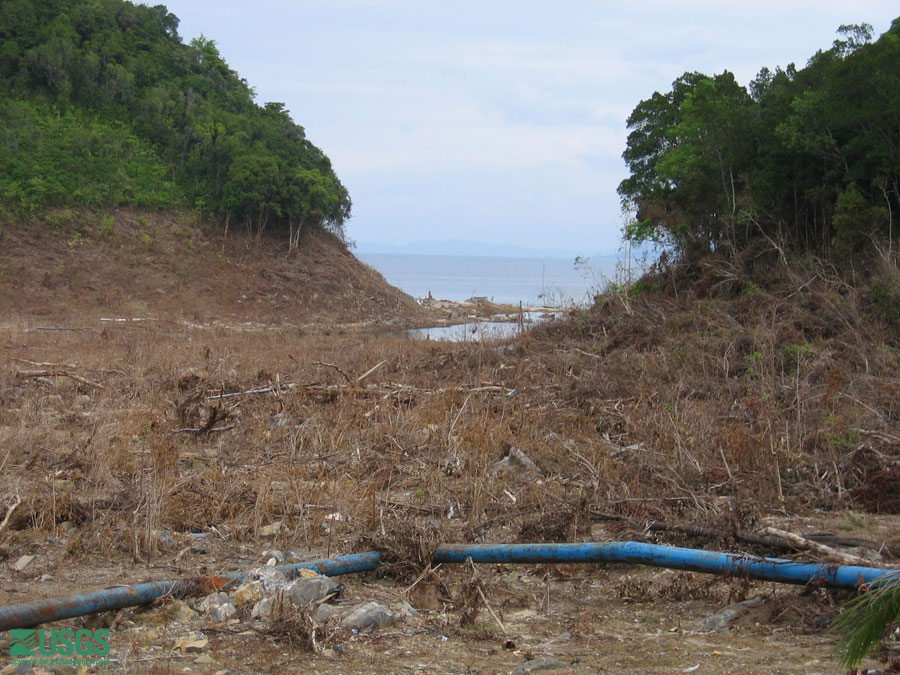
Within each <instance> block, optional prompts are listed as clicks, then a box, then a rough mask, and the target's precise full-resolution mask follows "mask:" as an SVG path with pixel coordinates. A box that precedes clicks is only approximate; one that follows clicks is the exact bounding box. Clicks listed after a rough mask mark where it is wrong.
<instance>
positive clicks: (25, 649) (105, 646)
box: [9, 628, 109, 658]
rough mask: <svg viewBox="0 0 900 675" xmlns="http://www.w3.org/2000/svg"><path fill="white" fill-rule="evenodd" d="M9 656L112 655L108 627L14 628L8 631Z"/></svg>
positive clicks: (101, 656) (100, 656)
mask: <svg viewBox="0 0 900 675" xmlns="http://www.w3.org/2000/svg"><path fill="white" fill-rule="evenodd" d="M9 655H10V656H14V657H19V658H28V657H36V656H72V655H78V656H82V657H99V658H103V657H104V656H109V630H107V629H106V628H98V629H96V630H87V629H84V628H82V629H81V630H77V631H76V630H70V629H68V628H61V629H59V630H57V629H54V630H49V631H45V630H38V629H37V628H14V629H12V630H11V631H9Z"/></svg>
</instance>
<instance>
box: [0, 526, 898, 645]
mask: <svg viewBox="0 0 900 675" xmlns="http://www.w3.org/2000/svg"><path fill="white" fill-rule="evenodd" d="M468 558H472V560H473V561H474V562H478V563H545V564H552V563H586V562H624V563H638V564H643V565H653V566H655V567H669V568H672V569H679V570H689V571H691V572H706V573H709V574H733V575H735V576H747V577H751V578H754V579H764V580H767V581H778V582H781V583H788V584H807V583H810V582H813V583H821V584H822V585H824V586H830V587H832V588H856V587H857V586H859V585H860V584H871V583H873V582H875V581H879V580H882V581H886V580H887V578H888V577H890V576H893V575H897V574H898V573H900V571H898V570H885V569H880V568H876V567H858V566H853V565H828V564H820V563H797V562H793V561H790V560H783V559H781V558H760V557H757V556H751V555H740V554H738V553H718V552H715V551H702V550H697V549H690V548H677V547H674V546H660V545H657V544H642V543H639V542H613V543H609V544H597V543H589V544H477V545H475V544H472V545H469V544H444V545H442V546H438V548H437V550H436V551H435V554H434V560H433V561H434V562H435V563H461V562H465V561H466V560H467V559H468ZM380 565H381V554H380V553H379V552H378V551H368V552H366V553H356V554H353V555H346V556H338V557H335V558H330V559H325V560H312V561H309V562H303V563H297V564H293V565H282V566H280V567H278V569H279V570H281V571H282V572H284V574H285V575H286V576H288V577H292V576H296V575H297V574H298V573H299V572H300V570H303V569H311V570H315V571H316V572H318V573H319V574H324V575H326V576H338V575H341V574H350V573H353V572H367V571H370V570H374V569H376V568H377V567H379V566H380ZM246 576H247V572H246V571H245V572H233V573H229V574H226V575H223V576H221V577H199V578H195V579H178V580H174V581H153V582H149V583H145V584H136V585H134V586H114V587H112V588H106V589H103V590H101V591H94V592H92V593H80V594H77V595H70V596H68V597H64V598H51V599H48V600H38V601H35V602H23V603H20V604H17V605H7V606H5V607H0V630H9V629H11V628H27V627H30V626H37V625H39V624H42V623H47V622H50V621H59V620H61V619H71V618H73V617H76V616H84V615H86V614H94V613H96V612H108V611H110V610H115V609H122V608H124V607H136V606H138V605H146V604H149V603H151V602H153V601H154V600H157V599H159V598H161V597H163V596H166V595H171V596H173V597H186V596H189V595H196V594H199V593H210V592H212V590H214V589H216V588H223V587H231V586H235V585H238V584H240V583H241V582H242V581H243V580H244V578H245V577H246Z"/></svg>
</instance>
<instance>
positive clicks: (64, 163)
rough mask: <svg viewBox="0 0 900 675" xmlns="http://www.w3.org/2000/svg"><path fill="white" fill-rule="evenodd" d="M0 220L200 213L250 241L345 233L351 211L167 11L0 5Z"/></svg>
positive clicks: (23, 2) (338, 189) (210, 50)
mask: <svg viewBox="0 0 900 675" xmlns="http://www.w3.org/2000/svg"><path fill="white" fill-rule="evenodd" d="M0 120H2V122H0V206H3V207H5V210H7V211H11V210H12V211H14V212H16V213H17V214H18V215H28V214H31V213H34V212H35V211H37V210H40V209H42V208H44V207H48V206H89V207H111V206H121V205H130V206H135V207H143V208H146V207H173V206H185V207H189V208H195V209H198V210H200V211H201V212H203V213H204V214H206V215H208V216H210V217H212V218H214V219H216V220H217V221H220V222H222V223H223V224H226V225H227V224H232V225H240V226H242V227H244V226H246V227H247V228H248V229H249V230H251V231H252V232H254V233H257V234H258V233H261V232H262V231H264V230H265V229H266V228H267V227H268V228H269V229H273V228H279V229H283V230H284V231H285V233H287V234H288V235H289V236H290V239H291V244H292V246H294V245H296V243H297V241H298V240H299V239H298V236H297V235H298V233H299V231H300V229H301V228H303V227H304V226H310V225H315V226H324V227H327V228H328V229H331V230H332V231H335V232H336V233H338V234H341V233H342V225H343V222H344V220H345V219H346V218H347V217H348V216H349V214H350V198H349V196H348V194H347V190H346V189H345V188H344V186H343V185H341V183H340V181H339V180H338V178H337V176H336V175H335V174H334V171H333V170H332V167H331V163H330V161H329V159H328V157H327V156H326V155H325V154H324V153H323V152H322V151H321V150H320V149H319V148H317V147H316V146H315V145H313V144H312V143H311V142H310V141H309V140H308V139H307V138H306V136H305V133H304V130H303V127H301V126H300V125H298V124H296V123H295V122H294V121H293V120H292V119H291V117H290V115H289V114H288V111H287V110H285V109H284V106H283V105H282V104H280V103H266V104H264V105H262V106H260V105H257V104H256V103H255V102H254V92H253V89H252V88H251V87H250V85H249V84H248V83H247V82H246V81H245V80H243V79H242V78H241V77H240V76H239V75H238V74H237V73H235V72H234V71H233V70H232V69H230V68H229V67H228V64H227V63H226V62H225V60H224V59H223V58H222V56H221V55H220V54H219V52H218V50H217V49H216V45H215V42H214V41H213V40H210V39H206V38H204V37H200V38H196V39H194V40H191V41H190V43H189V44H184V43H183V42H182V39H181V37H180V36H179V34H178V18H177V17H176V16H175V15H173V14H171V13H169V12H168V11H167V9H166V8H165V7H164V6H163V5H157V6H155V7H147V6H143V5H134V4H132V3H130V2H125V1H124V0H4V1H3V2H2V3H0Z"/></svg>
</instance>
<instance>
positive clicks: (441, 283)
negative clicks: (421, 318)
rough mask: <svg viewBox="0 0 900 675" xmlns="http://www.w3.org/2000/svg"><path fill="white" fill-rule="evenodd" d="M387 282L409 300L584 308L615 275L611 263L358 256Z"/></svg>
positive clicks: (609, 260)
mask: <svg viewBox="0 0 900 675" xmlns="http://www.w3.org/2000/svg"><path fill="white" fill-rule="evenodd" d="M357 257H358V258H359V259H360V260H362V261H363V262H364V263H366V264H367V265H369V266H371V267H374V268H375V269H376V270H378V271H379V272H381V274H382V275H383V276H384V277H385V279H387V281H388V283H390V284H391V285H393V286H396V287H397V288H399V289H401V290H403V291H405V292H407V293H409V294H410V295H411V296H413V297H415V298H426V297H428V295H429V293H430V294H431V296H432V297H433V298H435V299H436V300H455V301H461V300H468V299H469V298H473V297H484V298H487V299H488V300H489V301H491V302H495V303H509V304H515V305H517V304H519V302H521V303H522V304H523V305H525V306H549V307H571V306H573V305H582V304H586V303H589V302H590V301H591V300H592V299H593V297H594V295H595V294H597V293H598V292H600V291H601V290H603V287H604V286H605V285H606V284H607V283H608V282H609V281H610V280H612V279H614V278H615V276H616V258H615V257H614V256H603V257H597V258H588V259H578V261H576V260H575V259H574V258H573V259H570V260H566V259H562V258H500V257H487V256H454V255H408V254H399V253H358V254H357Z"/></svg>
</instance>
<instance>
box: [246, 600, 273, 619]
mask: <svg viewBox="0 0 900 675" xmlns="http://www.w3.org/2000/svg"><path fill="white" fill-rule="evenodd" d="M272 602H273V601H272V598H271V597H269V598H263V599H262V600H260V601H259V602H257V603H256V604H255V605H254V606H253V611H252V612H250V618H251V619H264V620H265V619H268V618H269V617H270V616H272Z"/></svg>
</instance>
